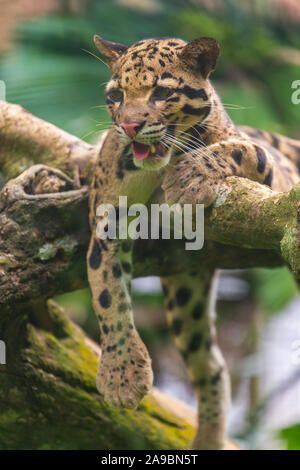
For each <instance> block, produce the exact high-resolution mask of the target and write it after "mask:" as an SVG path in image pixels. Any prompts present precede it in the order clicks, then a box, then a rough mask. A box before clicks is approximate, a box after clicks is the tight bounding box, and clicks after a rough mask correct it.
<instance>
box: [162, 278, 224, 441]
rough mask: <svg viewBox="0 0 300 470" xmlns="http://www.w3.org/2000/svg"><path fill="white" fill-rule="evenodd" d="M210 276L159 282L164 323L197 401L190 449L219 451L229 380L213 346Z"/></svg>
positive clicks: (211, 283) (213, 317)
mask: <svg viewBox="0 0 300 470" xmlns="http://www.w3.org/2000/svg"><path fill="white" fill-rule="evenodd" d="M214 279H215V277H214V276H213V272H207V271H204V272H203V275H202V276H201V277H200V276H199V275H196V276H194V275H192V274H181V275H177V276H170V277H166V278H163V279H162V280H161V281H162V286H163V290H164V294H165V300H166V307H167V321H168V324H169V325H170V328H171V331H172V335H173V337H174V341H175V345H176V346H177V348H178V349H179V351H180V352H181V354H182V356H183V358H184V360H185V363H186V366H187V370H188V374H189V377H190V380H191V382H192V384H193V385H194V386H195V389H196V393H197V397H198V430H197V433H196V436H195V438H194V441H193V443H192V448H193V449H223V448H224V445H225V438H226V415H227V411H228V408H229V402H230V380H229V375H228V372H227V367H226V364H225V361H224V359H223V356H222V353H221V351H220V349H219V347H218V344H217V338H216V328H215V314H214V284H215V282H214Z"/></svg>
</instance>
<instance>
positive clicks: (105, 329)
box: [102, 323, 109, 335]
mask: <svg viewBox="0 0 300 470" xmlns="http://www.w3.org/2000/svg"><path fill="white" fill-rule="evenodd" d="M102 331H103V333H104V334H105V335H107V334H108V333H109V328H108V326H107V325H106V324H105V323H104V324H103V325H102Z"/></svg>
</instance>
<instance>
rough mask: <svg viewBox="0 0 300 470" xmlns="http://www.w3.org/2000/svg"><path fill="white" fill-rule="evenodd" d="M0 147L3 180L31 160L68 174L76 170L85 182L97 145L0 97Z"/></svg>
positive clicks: (88, 176)
mask: <svg viewBox="0 0 300 470" xmlns="http://www.w3.org/2000/svg"><path fill="white" fill-rule="evenodd" d="M0 149H1V157H0V172H2V173H3V174H4V176H5V179H6V180H8V179H10V178H15V177H16V176H18V175H19V174H20V173H21V172H22V171H24V169H25V168H29V167H30V166H32V165H33V164H34V163H44V164H47V165H49V166H51V167H53V168H58V169H60V170H62V171H64V172H66V173H67V174H69V175H73V174H74V171H78V172H79V174H80V176H81V178H82V179H83V180H84V181H85V182H87V181H89V178H90V175H91V171H90V170H91V165H92V162H93V160H94V159H95V158H96V155H97V152H98V148H97V146H93V145H89V144H87V143H86V142H84V141H83V140H81V139H78V138H77V137H75V136H73V135H71V134H68V133H67V132H65V131H63V130H61V129H59V128H57V127H56V126H54V125H53V124H50V123H48V122H45V121H43V120H42V119H39V118H37V117H35V116H33V115H32V114H30V113H28V112H27V111H25V110H24V109H23V108H22V107H21V106H18V105H15V104H10V103H6V102H5V101H0Z"/></svg>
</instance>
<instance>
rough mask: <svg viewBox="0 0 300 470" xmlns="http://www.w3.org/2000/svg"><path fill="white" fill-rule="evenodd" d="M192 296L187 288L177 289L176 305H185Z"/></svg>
mask: <svg viewBox="0 0 300 470" xmlns="http://www.w3.org/2000/svg"><path fill="white" fill-rule="evenodd" d="M191 295H192V291H191V290H190V289H188V288H187V287H179V289H178V290H177V292H176V300H177V304H178V305H179V306H180V307H182V306H183V305H186V304H187V303H188V301H189V300H190V297H191Z"/></svg>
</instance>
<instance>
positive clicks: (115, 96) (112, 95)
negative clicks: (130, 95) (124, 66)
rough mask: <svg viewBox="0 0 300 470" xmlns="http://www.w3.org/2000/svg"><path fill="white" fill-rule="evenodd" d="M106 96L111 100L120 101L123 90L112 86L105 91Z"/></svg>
mask: <svg viewBox="0 0 300 470" xmlns="http://www.w3.org/2000/svg"><path fill="white" fill-rule="evenodd" d="M107 98H108V99H110V100H112V101H122V99H123V92H122V91H121V90H119V88H113V89H112V90H110V91H109V92H108V93H107Z"/></svg>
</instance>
